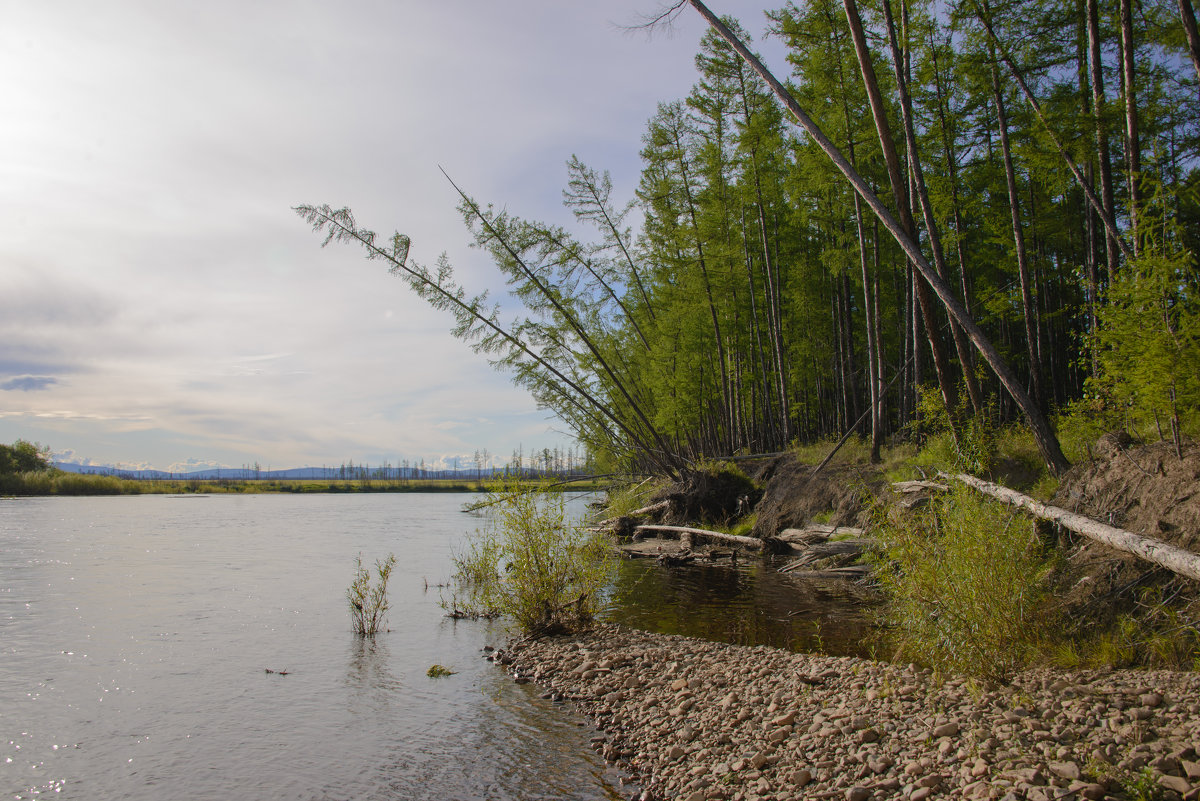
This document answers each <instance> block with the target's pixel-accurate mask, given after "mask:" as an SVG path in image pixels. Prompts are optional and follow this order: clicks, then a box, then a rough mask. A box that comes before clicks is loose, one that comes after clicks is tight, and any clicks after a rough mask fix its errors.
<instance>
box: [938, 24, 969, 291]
mask: <svg viewBox="0 0 1200 801" xmlns="http://www.w3.org/2000/svg"><path fill="white" fill-rule="evenodd" d="M929 52H930V56H931V58H932V59H933V87H934V91H935V93H936V97H937V113H938V121H939V122H940V124H941V129H942V154H943V156H944V157H945V159H946V173H947V175H948V177H949V178H950V208H951V214H952V216H953V218H954V247H955V252H956V254H957V256H958V280H959V284H960V285H961V289H962V299H963V308H965V309H966V310H967V313H968V314H970V313H971V291H970V285H969V284H968V282H967V256H966V251H965V249H964V244H963V224H962V214H961V211H960V208H961V205H960V203H959V198H958V154H957V153H956V150H955V147H954V136H953V134H952V132H951V130H950V126H949V124H948V120H947V118H948V116H949V110H948V107H949V98H948V97H947V96H946V91H945V89H944V88H943V86H942V79H941V73H940V72H939V70H938V65H937V46H936V45H935V43H934V41H933V34H932V32H931V33H930V36H929Z"/></svg>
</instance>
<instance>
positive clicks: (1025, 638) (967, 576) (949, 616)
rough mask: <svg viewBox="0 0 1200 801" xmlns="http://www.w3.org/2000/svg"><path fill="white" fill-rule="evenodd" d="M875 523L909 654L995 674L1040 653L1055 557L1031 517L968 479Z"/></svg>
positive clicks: (885, 579) (893, 613) (944, 667)
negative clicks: (974, 488)
mask: <svg viewBox="0 0 1200 801" xmlns="http://www.w3.org/2000/svg"><path fill="white" fill-rule="evenodd" d="M876 530H877V535H878V538H879V541H880V550H879V553H878V554H876V556H875V559H876V560H877V567H878V575H879V579H880V582H881V584H882V585H883V588H884V589H885V591H886V592H887V593H888V595H889V596H890V604H889V605H888V609H887V612H886V613H885V614H886V615H887V617H888V622H889V623H891V624H892V625H894V626H895V627H896V629H897V630H898V632H899V643H900V646H901V649H902V650H903V651H906V652H907V653H908V655H909V656H911V657H912V658H915V659H916V660H917V661H921V662H925V663H926V664H928V665H930V666H931V667H933V668H935V669H937V670H939V671H946V672H953V673H965V674H968V675H974V676H979V677H982V678H986V679H996V680H1004V679H1006V678H1008V677H1009V676H1010V675H1011V674H1012V673H1013V672H1015V671H1016V670H1018V669H1020V668H1021V667H1022V666H1023V665H1025V664H1026V663H1027V661H1029V659H1030V658H1032V656H1033V655H1034V653H1035V652H1036V649H1037V647H1038V645H1039V644H1040V643H1041V642H1042V640H1043V633H1044V631H1045V626H1046V625H1047V619H1046V616H1045V611H1046V610H1045V606H1046V604H1045V603H1044V601H1045V599H1046V597H1047V592H1046V590H1045V589H1044V588H1043V582H1042V579H1043V577H1044V575H1045V573H1046V570H1047V562H1046V559H1045V558H1044V557H1043V556H1042V554H1041V550H1042V549H1041V544H1040V542H1039V540H1038V538H1037V535H1036V530H1035V527H1034V524H1033V522H1032V521H1031V520H1029V519H1027V518H1025V517H1023V516H1020V515H1017V514H1016V513H1014V512H1013V511H1011V510H1009V509H1008V508H1007V507H1005V506H1003V505H1001V504H997V503H993V502H990V501H987V500H985V499H982V498H980V497H978V496H977V495H974V494H973V493H971V491H970V490H968V489H966V488H962V487H960V488H957V489H956V490H955V491H953V492H952V493H950V494H948V495H947V496H945V497H944V498H941V499H937V500H935V501H933V502H932V503H931V504H930V505H929V506H928V507H927V508H926V509H924V510H922V511H921V512H919V513H916V514H914V515H910V516H908V517H906V518H905V519H904V520H896V521H890V520H886V519H883V520H880V521H879V524H878V525H877V526H876Z"/></svg>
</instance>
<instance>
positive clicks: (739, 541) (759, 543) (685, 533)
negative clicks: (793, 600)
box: [634, 523, 763, 551]
mask: <svg viewBox="0 0 1200 801" xmlns="http://www.w3.org/2000/svg"><path fill="white" fill-rule="evenodd" d="M634 531H635V532H637V533H639V534H640V533H641V532H644V531H665V532H668V533H672V534H678V535H679V539H680V542H682V543H683V545H684V546H685V547H688V548H690V547H691V543H692V542H694V541H695V540H697V539H702V540H712V541H715V542H721V543H725V544H726V545H736V546H738V547H739V548H746V549H748V550H752V551H756V550H759V549H761V548H762V547H763V540H760V539H757V538H755V537H739V536H738V535H737V534H725V533H724V532H721V531H708V530H707V529H703V528H689V527H687V526H660V525H654V524H650V523H647V524H646V525H643V526H638V527H637V528H636V529H634Z"/></svg>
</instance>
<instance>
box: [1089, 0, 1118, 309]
mask: <svg viewBox="0 0 1200 801" xmlns="http://www.w3.org/2000/svg"><path fill="white" fill-rule="evenodd" d="M1099 5H1100V2H1099V0H1087V29H1088V69H1089V71H1090V74H1091V78H1092V117H1093V119H1094V120H1095V123H1096V161H1097V163H1098V166H1099V168H1100V202H1101V204H1102V205H1103V209H1102V210H1101V212H1100V213H1101V214H1103V215H1104V218H1105V220H1106V221H1107V222H1108V226H1106V228H1105V234H1104V260H1105V265H1106V266H1107V268H1108V284H1109V285H1110V286H1111V285H1112V282H1113V281H1115V280H1116V278H1117V259H1118V257H1119V255H1120V247H1119V246H1118V245H1117V238H1116V237H1115V236H1113V235H1112V233H1110V232H1109V231H1108V228H1110V227H1113V226H1115V225H1116V219H1117V214H1116V210H1115V206H1114V202H1113V177H1112V154H1111V153H1110V151H1109V145H1108V123H1107V121H1106V120H1105V119H1104V107H1105V105H1106V103H1107V101H1106V100H1105V97H1104V61H1103V59H1102V57H1101V54H1100V9H1099Z"/></svg>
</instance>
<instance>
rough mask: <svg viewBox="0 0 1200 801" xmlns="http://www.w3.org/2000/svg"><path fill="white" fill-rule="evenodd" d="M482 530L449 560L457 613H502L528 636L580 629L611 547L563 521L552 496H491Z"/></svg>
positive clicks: (561, 507) (560, 500)
mask: <svg viewBox="0 0 1200 801" xmlns="http://www.w3.org/2000/svg"><path fill="white" fill-rule="evenodd" d="M494 495H495V500H494V502H493V503H492V504H490V510H491V516H490V519H489V525H488V526H487V528H485V529H483V530H482V531H477V532H476V534H475V536H474V537H473V538H472V539H471V540H470V541H469V542H468V544H467V548H466V550H465V551H464V552H462V553H460V554H457V555H455V557H454V564H455V567H456V569H457V572H456V574H455V576H454V596H453V600H452V601H451V602H450V603H445V602H444V603H443V605H444V606H446V607H449V608H452V609H451V611H452V612H453V613H455V614H458V615H465V616H471V617H492V616H504V617H508V618H511V619H512V621H513V622H514V623H515V624H516V625H517V627H518V628H519V629H520V630H521V631H524V632H526V633H528V634H535V635H542V634H551V633H557V632H566V631H572V630H575V629H578V628H581V627H583V626H586V625H587V624H588V623H590V622H591V620H592V619H593V618H594V616H595V614H596V613H597V612H598V611H599V608H600V592H601V590H602V589H603V587H604V586H605V584H606V583H607V582H608V580H609V578H610V577H611V575H612V570H613V567H614V564H615V563H614V558H613V555H612V543H611V542H610V541H609V539H608V538H607V537H606V536H605V535H603V534H600V533H598V532H592V531H588V530H586V529H585V528H584V527H583V526H581V525H580V524H578V523H576V522H573V521H571V520H569V519H568V517H567V509H566V500H565V499H564V497H563V496H562V494H560V493H536V492H525V491H507V492H501V493H495V494H494Z"/></svg>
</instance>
